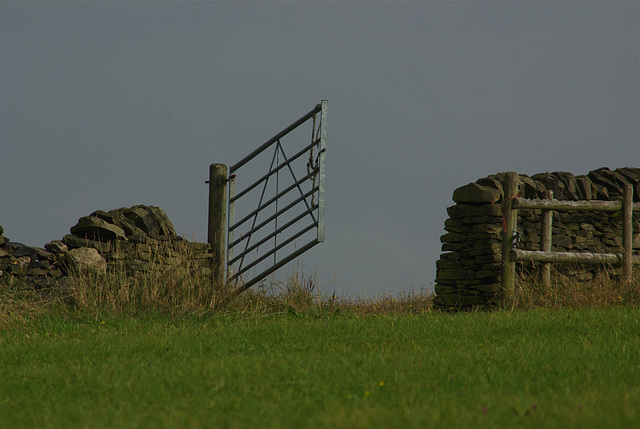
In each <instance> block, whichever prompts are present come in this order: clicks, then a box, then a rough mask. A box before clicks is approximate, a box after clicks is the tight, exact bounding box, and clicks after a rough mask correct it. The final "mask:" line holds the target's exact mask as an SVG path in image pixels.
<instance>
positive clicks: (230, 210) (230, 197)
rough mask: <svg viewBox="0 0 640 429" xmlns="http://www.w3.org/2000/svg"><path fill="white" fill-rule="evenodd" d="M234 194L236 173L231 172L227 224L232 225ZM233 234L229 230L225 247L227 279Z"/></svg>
mask: <svg viewBox="0 0 640 429" xmlns="http://www.w3.org/2000/svg"><path fill="white" fill-rule="evenodd" d="M235 196H236V175H235V174H232V175H231V176H229V226H231V225H233V223H234V222H235V220H236V219H235V217H236V202H235V201H233V197H235ZM233 234H234V230H229V232H228V234H227V235H228V237H229V244H228V245H229V247H228V248H227V279H230V278H231V277H233V273H232V272H231V266H230V265H229V261H230V260H232V259H233V246H232V245H231V243H233Z"/></svg>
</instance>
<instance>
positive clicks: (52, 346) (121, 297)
mask: <svg viewBox="0 0 640 429" xmlns="http://www.w3.org/2000/svg"><path fill="white" fill-rule="evenodd" d="M187 262H188V261H187ZM183 265H184V266H187V267H188V264H187V263H185V264H183ZM639 278H640V277H636V281H635V282H633V283H631V284H627V283H620V282H618V281H615V280H611V279H609V278H608V277H606V276H603V277H602V278H598V279H596V281H594V282H592V283H591V284H590V285H587V286H586V287H585V286H584V285H579V284H577V283H575V282H560V281H558V282H555V283H554V284H553V285H552V286H551V287H547V288H541V287H540V286H539V285H536V284H535V283H526V282H522V283H521V284H519V285H518V288H517V299H516V301H515V302H514V305H513V306H510V307H509V308H508V309H494V310H493V311H470V312H451V313H447V312H439V311H435V310H433V308H432V298H433V297H432V296H431V295H429V294H428V293H427V294H417V295H410V296H398V297H381V298H379V299H375V300H369V301H354V300H348V299H339V298H335V297H333V296H325V297H322V298H318V297H317V296H314V291H313V289H314V288H313V285H314V284H315V281H314V279H312V278H311V279H310V278H304V277H303V276H301V275H300V274H298V273H297V272H296V271H295V270H294V272H292V275H291V278H290V279H288V280H287V281H286V282H279V283H276V284H275V286H276V290H275V291H274V290H273V289H271V290H268V291H262V292H261V291H258V292H254V291H249V292H248V293H245V294H243V295H241V296H240V297H236V298H235V299H229V295H228V293H227V292H226V291H225V290H223V289H219V288H214V287H212V284H211V281H210V279H209V278H207V277H206V276H205V277H202V276H200V275H197V272H196V274H194V271H193V270H189V269H184V270H179V269H173V270H167V269H166V268H163V267H155V268H152V269H150V270H149V271H148V272H146V273H145V275H144V276H143V277H130V276H127V275H123V274H121V273H120V274H118V273H117V272H116V273H107V274H104V275H96V274H87V273H85V274H78V275H74V276H72V277H70V278H69V281H68V282H67V283H66V284H65V285H62V286H60V287H61V289H60V290H57V289H54V290H44V291H35V290H33V288H29V287H25V286H24V285H22V284H20V282H15V281H13V280H12V279H9V282H8V283H7V282H6V278H5V282H4V284H0V428H2V429H4V428H35V427H37V428H116V427H117V428H199V427H201V428H245V427H259V428H370V427H373V428H389V427H398V428H425V427H428V428H439V427H442V428H451V427H454V428H471V427H473V428H476V427H491V428H514V427H517V428H520V427H522V428H526V427H532V428H534V427H535V428H540V427H542V428H544V427H552V428H565V427H568V428H571V427H576V428H578V427H580V428H583V427H593V428H600V427H601V428H629V427H637V426H638V422H639V421H640V310H639V308H640V305H638V304H640V288H639V287H638V286H637V285H638V284H639V283H640V282H639V281H637V280H638V279H639ZM278 288H279V289H278ZM272 292H275V293H272Z"/></svg>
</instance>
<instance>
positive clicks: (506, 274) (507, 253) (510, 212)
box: [500, 171, 518, 306]
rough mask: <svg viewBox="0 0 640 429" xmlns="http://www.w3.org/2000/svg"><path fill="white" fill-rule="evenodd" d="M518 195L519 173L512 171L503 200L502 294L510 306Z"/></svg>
mask: <svg viewBox="0 0 640 429" xmlns="http://www.w3.org/2000/svg"><path fill="white" fill-rule="evenodd" d="M517 196H518V173H515V172H513V171H510V172H508V173H506V175H505V179H504V197H503V200H502V216H503V222H504V223H503V231H502V276H501V279H500V280H501V291H500V292H501V294H500V299H501V301H502V304H503V305H505V306H508V305H510V304H511V303H512V301H513V298H514V289H515V287H514V286H515V279H516V263H515V262H514V261H513V260H512V257H511V250H512V248H513V238H514V233H515V232H516V229H517V226H518V210H517V209H514V208H513V200H514V198H516V197H517Z"/></svg>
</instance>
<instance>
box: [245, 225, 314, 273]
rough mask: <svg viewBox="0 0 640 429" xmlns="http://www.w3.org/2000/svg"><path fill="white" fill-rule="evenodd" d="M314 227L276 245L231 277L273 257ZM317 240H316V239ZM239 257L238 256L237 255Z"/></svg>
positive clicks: (307, 228) (309, 227)
mask: <svg viewBox="0 0 640 429" xmlns="http://www.w3.org/2000/svg"><path fill="white" fill-rule="evenodd" d="M315 227H316V225H315V224H313V225H309V226H308V227H306V228H304V229H302V230H300V232H298V233H297V234H295V235H292V236H291V237H289V238H287V239H286V240H285V241H283V242H282V243H280V244H278V245H277V246H276V247H274V248H273V249H271V250H269V251H268V252H267V253H265V254H264V255H262V256H260V257H259V258H258V259H256V260H255V261H253V262H252V263H250V264H249V265H247V266H246V267H244V268H242V269H241V270H240V271H238V272H237V273H235V274H234V275H233V277H234V278H236V277H238V276H241V275H242V274H243V273H246V272H247V271H248V270H250V269H251V268H253V267H255V266H256V265H258V264H259V263H260V262H262V261H264V260H265V259H267V258H268V257H269V256H271V255H273V254H274V253H276V252H277V251H278V250H280V249H282V248H283V247H284V246H286V245H287V244H289V243H291V242H292V241H293V240H295V239H296V238H298V237H300V236H301V235H303V234H305V233H307V232H309V231H311V230H312V229H313V228H315ZM316 240H317V239H316ZM245 253H246V252H245ZM242 255H244V253H242ZM238 256H240V255H238Z"/></svg>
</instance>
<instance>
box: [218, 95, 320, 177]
mask: <svg viewBox="0 0 640 429" xmlns="http://www.w3.org/2000/svg"><path fill="white" fill-rule="evenodd" d="M321 109H322V104H317V105H316V107H314V108H313V110H311V111H309V113H307V114H306V115H304V116H303V117H301V118H300V119H298V120H297V121H295V122H294V123H293V124H291V125H289V126H288V127H287V128H285V129H284V130H282V131H280V132H279V133H278V134H276V135H275V136H273V137H271V138H270V139H269V140H267V141H266V142H265V143H263V144H262V146H260V147H259V148H257V149H256V150H254V151H253V152H251V153H250V154H249V155H247V156H246V157H244V158H242V159H241V160H240V161H238V162H237V163H236V164H234V165H232V166H231V169H230V170H229V174H233V172H234V171H236V170H237V169H238V168H240V167H242V166H243V165H244V164H246V163H247V162H249V161H251V159H253V158H255V157H256V156H258V155H259V154H260V153H262V151H264V150H266V149H267V148H268V147H269V146H271V145H272V144H274V143H275V142H277V141H278V140H280V139H281V138H282V137H284V136H286V135H287V134H289V133H290V132H291V131H293V130H294V129H296V128H297V127H298V126H299V125H301V124H302V123H304V122H305V121H306V120H307V119H309V118H311V117H312V116H313V115H315V114H316V113H318V112H319V111H320V110H321Z"/></svg>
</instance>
